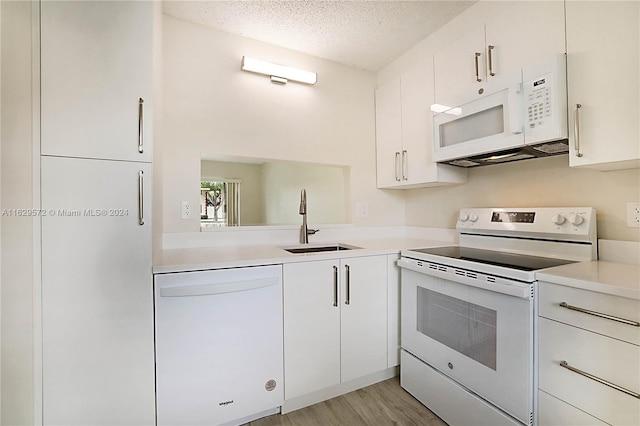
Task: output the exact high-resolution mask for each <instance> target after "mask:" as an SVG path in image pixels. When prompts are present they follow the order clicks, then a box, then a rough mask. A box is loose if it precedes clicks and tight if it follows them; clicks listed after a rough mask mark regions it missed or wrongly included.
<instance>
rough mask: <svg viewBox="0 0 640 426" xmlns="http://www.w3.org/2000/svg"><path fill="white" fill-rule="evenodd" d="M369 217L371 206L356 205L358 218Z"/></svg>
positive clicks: (365, 204)
mask: <svg viewBox="0 0 640 426" xmlns="http://www.w3.org/2000/svg"><path fill="white" fill-rule="evenodd" d="M367 216H369V204H367V203H356V217H367Z"/></svg>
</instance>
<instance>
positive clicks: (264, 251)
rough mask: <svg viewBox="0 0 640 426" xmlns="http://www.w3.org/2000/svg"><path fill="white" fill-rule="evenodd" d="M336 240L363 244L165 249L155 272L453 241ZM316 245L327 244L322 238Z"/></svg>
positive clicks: (321, 257) (363, 253) (341, 255)
mask: <svg viewBox="0 0 640 426" xmlns="http://www.w3.org/2000/svg"><path fill="white" fill-rule="evenodd" d="M333 243H339V244H346V245H350V246H356V247H360V248H359V249H353V250H340V251H331V252H321V253H309V254H292V253H289V252H287V251H285V250H284V249H283V248H282V247H300V246H302V245H299V244H278V245H269V244H261V245H242V246H222V247H202V248H180V249H170V250H163V251H162V253H161V254H160V256H159V259H157V260H156V262H155V264H154V266H153V273H154V274H163V273H171V272H190V271H203V270H208V269H220V268H237V267H242V266H258V265H273V264H279V263H293V262H309V261H314V260H326V259H335V258H348V257H360V256H373V255H379V254H394V253H400V250H404V249H411V248H426V247H438V246H446V245H451V242H450V241H436V240H429V239H421V238H381V239H363V240H356V239H354V240H344V241H337V242H333ZM314 245H328V243H322V242H319V243H317V244H309V246H314Z"/></svg>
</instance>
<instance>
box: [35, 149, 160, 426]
mask: <svg viewBox="0 0 640 426" xmlns="http://www.w3.org/2000/svg"><path fill="white" fill-rule="evenodd" d="M41 164H42V192H41V194H42V208H43V209H44V212H46V216H44V217H42V324H43V329H42V339H43V340H42V356H43V363H42V370H43V373H42V374H43V382H42V392H43V422H44V424H47V425H49V424H51V425H63V424H64V425H91V424H93V425H98V424H101V425H125V424H130V425H134V424H135V425H151V424H154V423H155V394H154V389H155V388H154V363H153V358H154V352H153V283H152V274H151V217H150V208H151V181H152V177H151V164H148V163H132V162H123V161H105V160H88V159H76V158H63V157H42V163H41ZM140 197H142V199H140ZM140 201H142V202H141V203H140ZM140 207H142V208H143V209H144V215H143V218H142V221H143V222H144V224H142V225H141V224H140V218H139V213H140V211H139V208H140Z"/></svg>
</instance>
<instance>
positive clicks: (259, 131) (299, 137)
mask: <svg viewBox="0 0 640 426" xmlns="http://www.w3.org/2000/svg"><path fill="white" fill-rule="evenodd" d="M163 33H164V39H163V47H164V49H163V57H164V68H163V74H164V85H163V92H164V93H163V96H164V117H163V120H164V123H163V126H164V134H163V143H162V150H163V154H162V155H163V158H164V160H163V162H162V164H155V167H156V168H158V167H160V168H161V173H162V180H163V183H162V185H163V187H162V197H163V203H162V206H163V213H162V214H163V222H164V224H163V230H164V232H165V233H174V232H198V231H199V220H198V218H194V219H193V220H182V219H180V206H181V201H182V200H190V201H191V203H192V204H193V205H197V202H198V196H199V193H198V192H199V179H200V175H199V171H200V167H199V165H200V156H201V155H202V154H212V155H234V156H245V157H246V156H248V157H258V158H265V159H282V160H292V161H306V162H313V163H323V164H337V165H344V166H350V167H351V177H350V180H351V185H350V188H349V191H350V193H351V203H350V209H349V210H350V213H349V214H350V215H351V216H352V214H351V212H353V211H354V205H355V203H358V202H365V203H367V204H368V205H369V216H368V217H366V218H352V222H353V223H355V224H356V225H395V224H402V222H403V221H404V205H403V202H402V198H403V196H402V193H401V192H392V191H379V190H377V189H376V187H375V182H376V180H375V123H374V118H375V114H374V90H375V84H376V83H375V81H376V80H375V75H374V74H373V73H370V72H367V71H361V70H357V69H354V68H350V67H346V66H342V65H339V64H337V63H334V62H330V61H326V60H323V59H319V58H317V57H313V56H309V55H305V54H301V53H298V52H294V51H291V50H287V49H283V48H279V47H276V46H273V45H269V44H265V43H261V42H258V41H255V40H251V39H248V38H244V37H238V36H234V35H230V34H226V33H223V32H220V31H216V30H212V29H209V28H206V27H204V26H200V25H197V24H192V23H188V22H185V21H182V20H179V19H176V18H173V17H170V16H165V17H164V22H163ZM243 55H246V56H252V57H255V58H259V59H263V60H267V61H271V62H276V63H281V64H286V65H290V66H293V67H296V68H302V69H307V70H313V71H316V72H317V73H318V83H317V84H316V85H314V86H308V85H303V84H295V83H289V84H287V85H285V86H279V85H275V84H272V83H270V81H269V78H268V77H266V76H261V75H256V74H252V73H247V72H243V71H240V61H241V58H242V56H243Z"/></svg>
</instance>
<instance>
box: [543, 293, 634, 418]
mask: <svg viewBox="0 0 640 426" xmlns="http://www.w3.org/2000/svg"><path fill="white" fill-rule="evenodd" d="M614 299H617V300H614ZM563 302H564V303H563ZM576 309H579V310H576ZM581 310H582V311H581ZM585 310H586V311H588V312H589V313H585V312H584V311H585ZM600 314H602V315H603V316H600ZM613 318H622V319H625V320H629V321H635V322H637V321H639V320H640V301H638V300H634V299H626V298H622V297H617V296H611V295H607V294H602V293H596V292H592V291H586V290H582V289H575V288H570V287H563V286H559V285H555V284H551V283H547V282H541V283H540V297H539V318H538V323H539V336H538V351H539V352H538V363H539V372H538V399H539V404H538V423H539V424H540V425H557V424H572V425H573V424H575V425H587V424H589V425H592V424H611V425H637V424H640V395H639V392H640V345H638V336H639V335H640V332H639V331H638V327H637V326H635V325H633V324H625V323H623V322H619V321H617V320H613ZM621 339H626V341H625V340H621Z"/></svg>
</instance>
